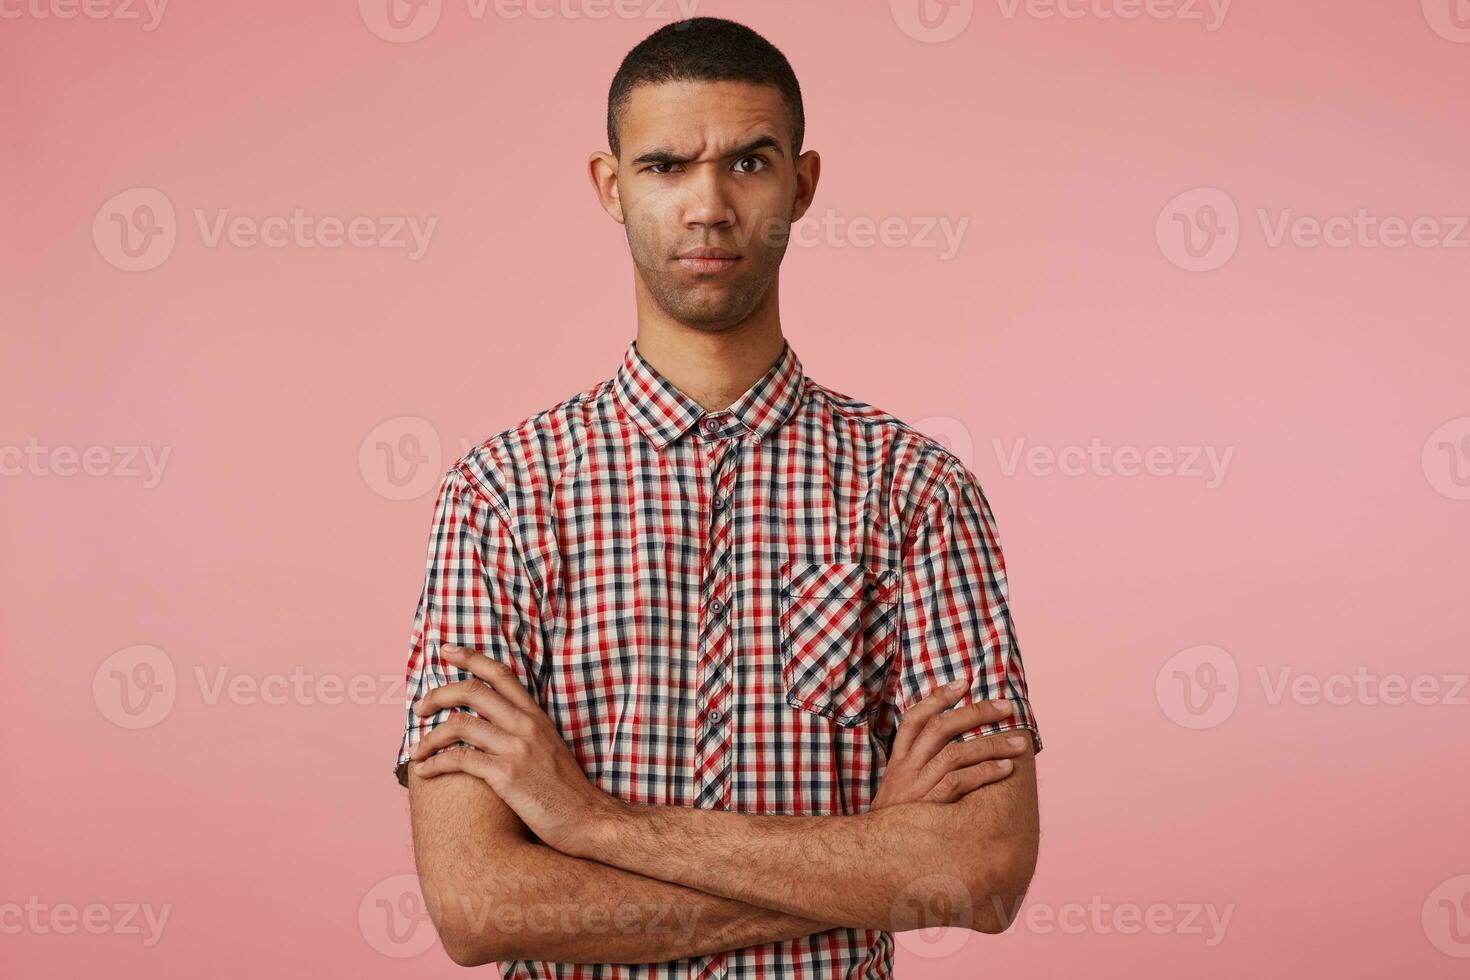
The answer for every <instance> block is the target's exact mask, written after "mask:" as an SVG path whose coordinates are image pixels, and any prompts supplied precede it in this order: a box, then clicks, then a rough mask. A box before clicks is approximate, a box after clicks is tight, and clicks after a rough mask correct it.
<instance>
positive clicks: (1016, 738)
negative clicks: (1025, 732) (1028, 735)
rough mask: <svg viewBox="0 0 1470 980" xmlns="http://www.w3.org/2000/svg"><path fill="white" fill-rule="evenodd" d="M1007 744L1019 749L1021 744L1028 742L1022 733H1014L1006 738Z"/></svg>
mask: <svg viewBox="0 0 1470 980" xmlns="http://www.w3.org/2000/svg"><path fill="white" fill-rule="evenodd" d="M1006 744H1007V745H1009V746H1010V747H1011V748H1013V749H1019V748H1020V747H1021V746H1023V745H1025V744H1026V740H1025V739H1024V738H1022V737H1021V736H1020V735H1012V736H1011V737H1010V738H1008V739H1006Z"/></svg>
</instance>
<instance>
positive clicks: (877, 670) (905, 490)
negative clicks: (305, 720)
mask: <svg viewBox="0 0 1470 980" xmlns="http://www.w3.org/2000/svg"><path fill="white" fill-rule="evenodd" d="M803 127H804V123H803V110H802V104H801V93H800V89H799V88H798V86H797V82H796V78H795V76H794V75H793V74H792V71H791V68H790V65H789V64H788V63H787V61H786V59H785V58H784V57H783V56H782V55H781V54H780V52H778V51H777V50H776V49H775V48H773V47H772V46H771V45H770V44H768V43H767V42H766V41H765V40H764V39H763V38H761V37H760V36H759V35H757V34H755V33H754V32H753V31H751V30H749V29H748V28H745V27H743V26H741V25H738V24H734V23H732V22H730V21H726V20H719V19H714V18H705V17H701V18H695V19H693V20H689V21H682V22H679V23H675V24H671V25H669V26H668V27H665V28H663V29H662V30H660V31H658V32H656V33H655V34H653V35H652V36H650V37H649V38H647V39H646V40H645V41H643V42H642V43H641V44H639V45H638V46H637V47H636V48H634V49H633V50H632V51H631V52H630V53H629V54H628V56H627V58H626V59H625V60H624V61H623V63H622V66H621V67H620V69H619V71H618V73H617V76H616V77H615V78H614V80H613V84H612V90H611V92H610V94H609V99H608V140H609V145H610V150H611V152H608V153H601V152H599V153H595V154H593V155H592V157H591V159H590V160H589V170H590V175H591V178H592V183H593V185H594V187H595V188H596V190H597V192H598V195H599V197H600V199H601V203H602V206H603V207H604V208H605V209H606V210H607V212H608V214H610V215H611V216H612V217H613V219H614V220H615V221H618V222H619V223H621V224H622V225H623V226H624V228H625V230H626V234H627V238H628V246H629V250H630V252H631V253H632V256H633V262H634V269H633V272H634V277H633V281H634V286H635V289H636V295H637V309H638V331H637V337H636V339H635V340H634V341H632V342H630V343H629V344H628V346H627V348H626V349H625V351H624V353H623V357H622V361H621V363H620V364H619V365H618V366H617V369H616V372H615V373H614V374H613V376H612V377H611V378H609V379H607V380H605V381H602V382H600V383H598V384H596V385H594V386H593V387H591V388H589V389H587V390H585V391H583V392H582V393H580V394H578V395H577V396H575V397H573V398H570V399H568V400H567V401H565V402H563V403H562V404H560V405H557V406H556V407H554V408H551V409H548V410H547V411H544V412H541V413H539V414H537V415H534V416H532V417H531V418H528V419H526V420H525V421H524V422H522V423H521V424H520V425H518V426H516V427H514V428H512V429H509V430H507V431H506V432H503V433H501V434H500V435H498V436H495V437H494V438H492V439H490V440H489V441H487V442H485V443H484V444H483V445H481V446H480V447H478V448H477V449H475V450H474V451H472V452H470V453H468V454H467V455H466V456H464V457H463V458H462V459H460V460H459V461H458V462H457V463H456V464H455V466H454V467H453V468H452V469H451V470H450V471H449V473H448V474H447V476H446V477H445V479H444V483H443V486H442V487H441V489H440V492H439V497H438V501H437V504H436V512H435V517H434V528H433V533H432V537H431V543H430V554H429V563H428V573H427V577H426V580H425V583H424V590H423V594H422V596H421V598H420V602H419V607H418V614H417V617H416V622H415V627H414V637H413V650H412V654H411V658H410V661H409V665H408V715H407V719H406V725H405V730H404V733H403V740H402V743H401V746H400V750H399V754H398V765H397V770H396V771H397V775H398V779H399V781H400V782H402V783H403V784H404V785H405V786H407V787H408V788H409V790H410V809H411V814H412V821H413V833H414V846H415V850H416V855H417V861H418V870H419V876H420V880H421V883H422V885H423V889H424V894H425V899H426V901H427V902H428V905H429V910H430V915H431V917H432V918H433V921H434V923H435V925H436V927H437V928H438V930H439V934H440V938H441V939H442V941H443V944H444V946H445V949H446V951H447V952H448V953H449V955H450V956H451V957H452V958H453V959H454V960H455V962H457V963H461V964H464V965H472V964H481V963H489V962H502V963H503V964H504V967H505V975H507V976H514V977H533V976H535V977H552V976H584V975H585V976H593V975H595V976H602V977H706V976H708V977H756V976H803V977H839V976H840V977H870V978H871V977H887V976H890V975H891V972H892V960H893V937H892V930H895V929H903V928H906V927H907V928H914V927H917V926H920V925H926V926H934V925H950V926H957V927H964V928H971V929H975V930H978V931H981V932H997V931H1000V930H1003V929H1004V928H1005V927H1006V926H1007V925H1008V924H1009V918H1010V916H1013V915H1014V913H1015V910H1016V907H1017V906H1018V904H1019V901H1020V899H1021V897H1022V895H1023V894H1024V892H1025V890H1026V887H1027V885H1028V884H1029V882H1030V879H1031V875H1032V872H1033V870H1034V867H1035V862H1036V852H1037V838H1038V825H1037V803H1036V779H1035V764H1034V755H1035V752H1037V751H1039V750H1040V748H1041V741H1040V737H1039V735H1038V732H1037V727H1036V722H1035V718H1034V715H1033V713H1032V710H1031V706H1030V702H1029V700H1028V696H1027V689H1026V681H1025V676H1024V672H1023V670H1022V664H1021V659H1020V654H1019V653H1018V651H1017V649H1016V644H1015V636H1014V631H1013V629H1012V625H1011V619H1010V614H1009V610H1008V608H1007V592H1006V577H1005V565H1004V563H1003V561H1002V559H1001V553H1000V545H999V541H998V540H997V537H996V531H995V525H994V522H993V519H992V516H991V513H990V509H989V505H988V504H987V502H986V499H985V497H984V496H983V494H982V493H981V491H980V487H979V486H978V484H977V483H976V482H975V479H974V477H973V475H972V474H971V473H970V472H969V471H968V470H967V469H966V468H965V467H964V466H963V465H962V464H961V463H960V462H959V460H957V459H956V458H955V457H954V456H953V455H951V454H949V453H948V452H946V451H945V450H944V449H943V448H942V447H941V446H939V445H938V444H937V443H936V442H934V441H933V440H931V439H929V438H927V437H925V436H923V435H922V434H920V433H918V432H917V431H915V430H913V429H912V428H910V427H908V426H907V425H905V424H904V423H903V422H901V421H899V420H898V419H896V418H894V417H893V416H891V415H888V414H887V413H884V412H881V411H879V410H878V409H875V408H873V407H871V406H869V405H866V404H864V403H862V402H859V401H857V400H855V399H852V398H849V397H847V396H846V395H843V394H840V393H838V392H836V391H833V390H831V389H829V388H826V387H824V386H822V385H819V384H817V383H816V382H815V381H813V380H812V379H811V378H809V377H807V376H806V375H805V374H804V373H803V371H802V367H801V363H800V361H799V360H798V359H797V356H796V353H795V350H794V349H793V348H792V346H791V345H790V344H789V343H788V342H787V341H786V340H785V338H784V336H783V335H782V332H781V320H780V310H779V297H778V288H777V287H778V274H777V273H778V270H779V267H780V263H781V259H782V256H783V255H784V254H785V249H786V241H787V236H788V231H789V228H790V225H791V224H792V223H793V222H795V221H796V220H798V219H799V218H800V217H801V216H802V214H804V213H805V212H806V210H807V208H808V207H810V205H811V202H812V198H813V196H814V194H815V193H816V187H817V178H818V174H819V171H820V160H819V158H818V156H817V154H816V153H814V152H811V151H807V152H802V150H801V143H802V130H803ZM950 682H955V683H953V684H951V683H950ZM956 705H958V706H956ZM947 709H951V710H947ZM1022 729H1025V730H1027V731H1024V732H1023V731H1022ZM1005 733H1010V734H1009V735H1007V734H1005ZM586 963H597V964H603V966H602V967H601V968H600V969H598V970H597V971H595V972H594V971H592V969H591V968H588V967H578V966H576V964H586Z"/></svg>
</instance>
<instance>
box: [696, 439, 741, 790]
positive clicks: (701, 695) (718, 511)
mask: <svg viewBox="0 0 1470 980" xmlns="http://www.w3.org/2000/svg"><path fill="white" fill-rule="evenodd" d="M714 421H715V420H714V419H710V418H707V419H706V423H710V422H714ZM710 428H714V429H716V430H718V429H719V428H720V426H719V425H718V424H715V425H713V426H709V425H708V424H707V425H706V426H705V429H706V431H708V430H709V429H710ZM704 451H705V459H706V461H707V462H708V463H709V464H710V467H709V468H710V471H712V472H713V473H714V485H713V487H712V489H711V492H710V496H709V498H708V499H709V510H708V516H709V521H708V523H707V524H706V525H705V526H706V527H707V528H708V532H707V538H706V541H705V555H704V567H705V569H706V579H705V581H704V582H703V583H702V589H701V591H702V593H703V595H704V597H705V601H704V607H703V609H702V610H701V630H700V648H701V649H700V666H699V678H700V679H699V685H698V693H697V697H698V704H697V707H698V713H697V717H698V720H699V722H700V725H699V730H698V731H697V733H696V735H695V740H696V752H695V781H694V785H695V805H696V806H705V807H710V806H715V805H718V804H724V803H728V800H729V792H730V785H729V773H730V759H729V752H730V745H731V723H730V707H731V705H730V693H731V685H732V680H733V671H732V668H731V663H730V658H731V651H732V645H733V644H732V637H731V634H732V631H733V626H732V617H733V611H732V610H731V608H730V593H731V584H730V583H731V563H732V559H731V548H730V538H731V526H730V522H731V517H732V511H733V510H734V508H733V506H732V497H731V494H732V493H733V491H734V488H735V482H736V477H737V463H738V459H739V445H738V443H736V442H735V441H734V440H727V439H723V438H715V439H710V440H707V441H706V443H705V444H704Z"/></svg>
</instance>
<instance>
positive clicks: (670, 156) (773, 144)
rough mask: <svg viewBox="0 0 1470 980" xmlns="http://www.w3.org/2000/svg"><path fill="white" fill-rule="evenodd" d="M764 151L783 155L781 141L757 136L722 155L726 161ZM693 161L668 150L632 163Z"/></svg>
mask: <svg viewBox="0 0 1470 980" xmlns="http://www.w3.org/2000/svg"><path fill="white" fill-rule="evenodd" d="M765 149H772V150H775V151H776V152H777V153H784V152H785V151H784V150H783V149H782V147H781V141H780V140H778V139H776V137H774V136H757V137H756V138H755V139H753V140H751V141H750V142H749V143H746V144H745V145H744V146H737V147H736V148H735V149H733V150H731V151H730V152H729V153H726V154H725V155H724V159H726V160H728V159H732V158H737V159H738V158H740V157H745V156H749V155H750V154H752V153H754V152H755V151H756V150H765ZM695 159H697V158H695V157H686V156H680V155H679V154H677V153H675V152H674V151H673V150H669V149H657V150H650V151H649V152H647V153H645V154H643V155H642V156H640V157H638V158H637V159H635V160H634V161H633V163H635V164H643V163H692V162H694V160H695Z"/></svg>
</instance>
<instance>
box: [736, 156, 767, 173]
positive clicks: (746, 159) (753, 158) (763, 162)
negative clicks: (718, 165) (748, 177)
mask: <svg viewBox="0 0 1470 980" xmlns="http://www.w3.org/2000/svg"><path fill="white" fill-rule="evenodd" d="M750 161H754V162H755V163H759V164H760V166H759V167H757V168H756V169H755V170H739V167H740V165H741V164H742V163H747V162H750ZM770 165H771V161H769V160H767V159H766V158H765V157H763V156H761V155H760V154H759V153H752V154H751V155H750V156H748V157H741V158H740V159H739V160H737V161H735V167H736V168H737V172H739V173H742V174H758V173H760V172H761V171H762V170H764V169H766V168H767V167H769V166H770Z"/></svg>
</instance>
